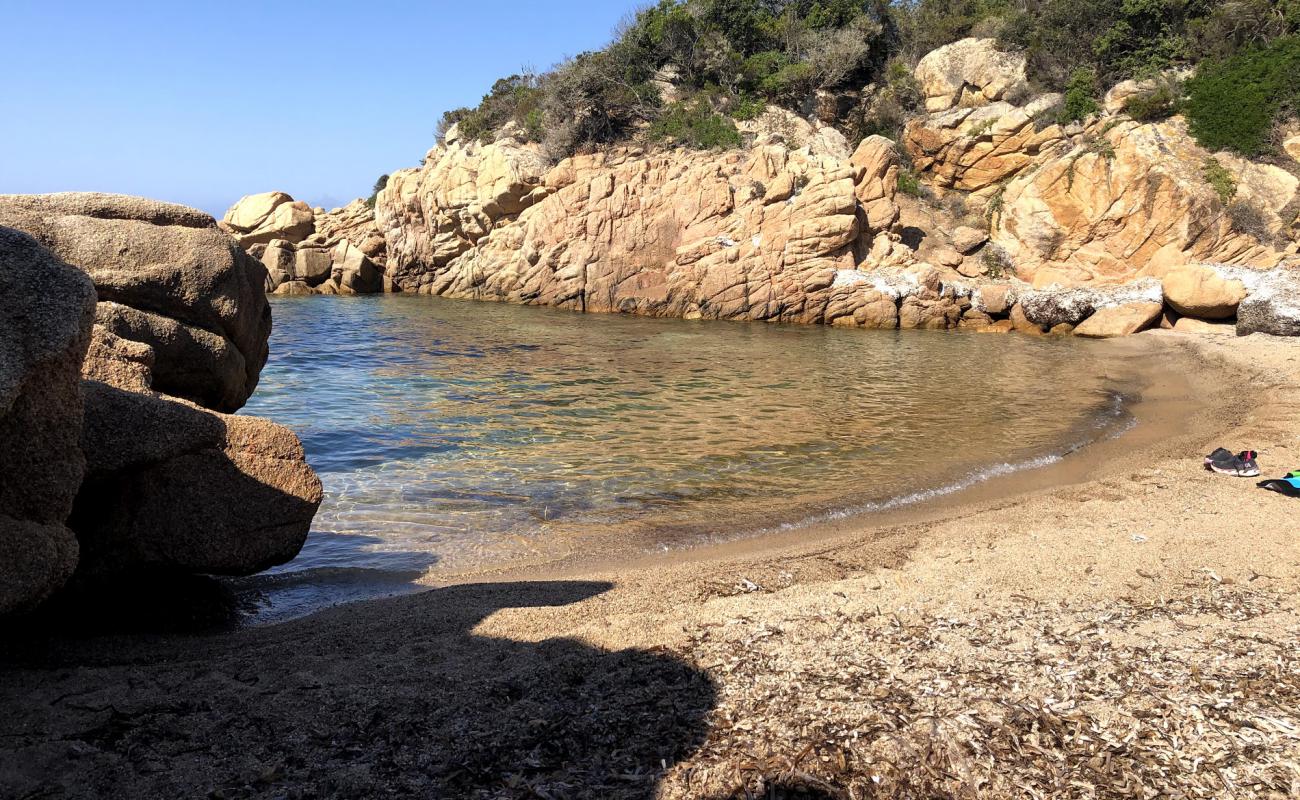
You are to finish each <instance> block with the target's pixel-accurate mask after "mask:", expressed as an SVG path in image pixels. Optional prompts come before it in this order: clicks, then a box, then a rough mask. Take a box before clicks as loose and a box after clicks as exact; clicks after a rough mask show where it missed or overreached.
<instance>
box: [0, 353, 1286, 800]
mask: <svg viewBox="0 0 1300 800" xmlns="http://www.w3.org/2000/svg"><path fill="white" fill-rule="evenodd" d="M1158 339H1166V340H1170V341H1171V342H1172V343H1174V344H1175V345H1176V346H1178V347H1180V348H1185V349H1186V350H1187V351H1188V358H1189V359H1191V363H1192V364H1194V365H1195V366H1196V367H1197V369H1194V370H1193V373H1194V374H1189V375H1186V376H1185V378H1186V381H1185V383H1179V384H1178V385H1168V384H1162V383H1161V382H1160V381H1153V384H1152V386H1151V387H1150V390H1149V394H1150V397H1149V398H1148V399H1149V401H1150V402H1149V404H1148V410H1147V411H1146V412H1144V413H1148V414H1150V415H1151V418H1149V419H1145V420H1144V419H1142V418H1141V416H1139V424H1138V426H1137V427H1136V428H1135V429H1134V430H1133V431H1131V432H1130V433H1128V434H1125V435H1124V436H1122V437H1120V438H1118V439H1115V440H1113V441H1110V442H1104V443H1101V444H1098V445H1095V446H1094V447H1092V448H1089V449H1088V451H1087V452H1085V453H1081V454H1079V455H1078V457H1073V458H1071V459H1067V460H1066V461H1065V462H1063V463H1062V464H1059V465H1056V466H1055V467H1050V468H1047V469H1044V470H1038V471H1035V472H1034V473H1026V474H1024V475H1022V476H1018V477H1016V478H1014V479H1007V480H1006V481H992V482H989V483H987V484H983V485H981V486H980V487H977V488H975V489H972V490H969V491H966V492H963V493H960V494H957V495H953V496H950V497H947V498H944V499H942V500H940V501H936V502H933V503H929V504H925V505H923V506H919V507H917V508H914V509H909V510H907V511H905V512H901V513H899V514H897V515H891V516H877V517H872V518H866V519H849V520H842V521H839V522H835V523H828V525H827V526H826V529H825V530H816V531H804V532H801V533H800V534H798V535H797V536H795V535H788V536H785V537H772V538H770V539H767V540H764V541H761V542H754V541H747V542H738V543H733V544H731V545H726V546H719V547H714V548H709V549H702V550H699V551H690V552H686V553H677V554H673V555H672V556H671V557H662V558H656V559H642V560H640V561H637V562H632V563H618V564H616V563H612V562H611V563H608V564H604V565H601V564H595V563H585V564H578V563H574V564H559V565H555V564H552V565H549V566H547V567H544V568H537V569H534V570H531V571H527V572H521V573H513V574H501V575H480V576H477V577H476V578H475V579H474V582H468V583H461V584H457V585H451V586H444V587H440V588H435V589H432V590H430V591H428V592H424V593H421V594H416V595H411V596H406V597H400V598H393V599H388V600H380V601H372V602H366V603H358V604H353V605H349V606H343V607H339V608H335V609H331V610H328V611H324V612H321V613H318V614H315V615H313V616H311V617H308V618H304V619H300V620H295V621H292V622H288V623H284V624H281V625H275V626H267V627H262V628H254V629H249V630H241V631H236V632H233V633H220V634H209V635H193V634H168V635H161V634H148V635H142V634H131V635H126V634H116V635H99V636H85V635H80V636H69V635H64V634H61V633H58V632H55V633H54V634H53V635H49V632H48V631H44V632H42V634H43V635H37V634H33V633H32V632H31V631H30V630H28V631H24V632H22V633H21V634H19V633H17V632H15V633H11V634H10V635H8V636H7V637H6V640H5V645H4V646H3V663H2V664H0V706H2V707H3V708H4V709H5V712H6V713H5V715H4V722H3V723H0V796H5V797H21V798H28V797H102V796H117V797H373V796H381V795H383V796H420V797H449V798H450V797H544V798H561V797H627V798H650V797H667V798H679V797H681V798H685V797H690V798H730V797H737V798H739V797H825V798H869V797H891V798H892V797H898V798H903V797H908V798H910V797H962V798H985V797H987V798H1004V797H1106V798H1109V797H1116V798H1118V797H1157V796H1159V797H1269V798H1272V797H1277V798H1282V797H1292V796H1297V795H1300V661H1298V660H1297V653H1300V610H1298V609H1297V604H1296V597H1297V592H1296V590H1297V588H1300V536H1297V533H1298V530H1297V528H1298V526H1297V523H1296V521H1297V519H1300V501H1297V500H1295V499H1290V498H1286V497H1283V496H1281V495H1277V494H1274V493H1271V492H1266V491H1263V490H1261V489H1258V488H1256V486H1255V480H1253V479H1235V478H1228V477H1224V476H1218V475H1214V474H1211V473H1209V472H1206V471H1204V470H1203V469H1202V466H1201V457H1202V456H1203V455H1204V454H1205V453H1207V452H1209V451H1210V450H1212V449H1213V448H1214V447H1216V446H1220V445H1222V446H1226V447H1229V448H1231V449H1234V450H1238V449H1244V448H1246V447H1250V448H1253V449H1256V450H1258V451H1259V452H1260V462H1261V466H1262V468H1263V469H1264V472H1265V475H1264V477H1270V476H1272V477H1276V476H1280V475H1282V474H1284V473H1286V472H1287V471H1289V470H1292V469H1296V468H1298V467H1300V342H1297V341H1295V340H1284V339H1276V338H1271V337H1265V336H1260V335H1256V336H1250V337H1246V338H1241V339H1237V338H1232V337H1216V336H1204V337H1193V336H1186V335H1183V334H1175V333H1170V332H1152V333H1147V334H1142V335H1140V336H1138V337H1136V338H1135V339H1133V340H1131V341H1129V342H1127V343H1125V344H1124V345H1123V346H1127V347H1141V346H1143V344H1142V343H1143V342H1144V341H1147V340H1158ZM155 601H156V602H157V603H158V604H166V603H168V598H167V597H166V596H157V597H156V598H155Z"/></svg>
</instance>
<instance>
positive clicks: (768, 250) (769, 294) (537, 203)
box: [376, 137, 910, 324]
mask: <svg viewBox="0 0 1300 800" xmlns="http://www.w3.org/2000/svg"><path fill="white" fill-rule="evenodd" d="M492 148H495V149H492ZM521 152H523V153H527V152H528V151H527V150H526V149H521V148H520V147H516V146H514V145H502V144H501V143H498V144H496V145H488V146H483V145H478V144H470V145H465V146H461V145H458V144H452V145H448V146H447V148H445V149H442V148H440V149H438V150H435V151H434V152H433V153H431V154H430V157H429V159H428V160H427V161H426V164H425V166H424V167H423V168H421V169H420V170H414V171H411V170H408V171H405V172H398V173H395V174H394V175H393V176H392V177H391V178H390V180H389V183H388V187H387V188H386V189H385V190H384V191H383V192H381V193H380V196H379V202H378V205H377V208H376V212H377V214H376V217H377V220H378V221H379V223H380V226H381V227H382V228H383V229H384V231H385V234H386V238H387V240H388V259H389V262H388V266H389V275H390V276H392V277H393V278H394V279H395V280H396V281H397V282H398V283H399V284H400V286H401V288H402V290H403V291H419V292H422V293H429V294H438V295H446V296H451V297H464V298H478V299H494V300H506V301H510V302H517V303H532V304H541V305H554V306H560V307H565V308H573V309H578V310H584V311H622V312H628V313H637V314H645V315H651V316H681V317H688V318H699V317H707V318H726V319H754V320H783V321H798V322H825V323H834V322H836V320H838V319H844V320H850V319H852V320H856V319H857V318H858V316H862V317H863V319H864V323H863V324H865V320H867V319H868V318H871V319H872V320H875V319H876V316H878V315H874V314H870V313H867V312H864V313H863V314H862V315H859V314H858V313H857V312H858V311H859V309H862V308H866V307H868V306H870V305H872V304H873V303H876V302H878V301H879V300H880V297H879V296H878V293H877V294H872V292H874V291H875V289H874V288H873V287H872V286H870V285H868V281H867V279H866V277H865V275H864V273H862V272H861V270H860V267H862V268H865V267H881V266H889V265H895V266H897V265H902V264H905V263H910V251H908V250H907V249H906V248H905V247H903V246H902V245H901V244H900V243H899V242H898V237H897V236H896V235H895V234H894V233H893V232H892V230H891V228H892V226H893V225H894V223H895V222H896V220H897V218H898V208H897V206H896V204H895V203H894V201H893V196H894V191H895V189H896V184H897V154H896V152H895V151H894V149H893V145H892V144H891V143H890V142H888V140H885V139H882V138H880V137H871V138H869V139H867V140H865V141H864V142H863V143H862V144H861V145H860V146H859V147H858V148H857V150H856V151H855V153H854V154H853V155H852V157H851V158H850V159H849V160H848V161H847V162H845V161H842V160H839V159H834V158H830V157H826V156H814V155H812V154H811V153H809V152H808V151H799V150H796V151H790V150H788V149H787V148H785V147H784V146H779V145H759V146H755V147H754V148H752V149H750V150H748V151H732V152H728V153H725V154H721V155H719V154H709V153H687V152H683V151H678V152H671V153H663V154H647V153H645V152H642V151H639V150H636V149H623V150H616V151H611V152H605V153H597V154H592V155H582V156H577V157H574V158H571V159H567V160H565V161H563V162H561V163H560V164H558V165H557V166H556V167H554V168H553V169H551V170H549V171H547V172H545V173H544V174H542V173H541V172H540V171H539V169H538V167H539V162H538V161H537V160H535V158H534V157H533V156H532V155H523V156H520V157H519V159H518V161H517V163H513V164H504V163H501V161H502V159H505V158H507V157H513V156H511V155H510V154H515V155H518V154H519V153H521ZM471 163H477V164H481V165H482V170H483V171H482V172H480V173H479V174H481V175H485V176H486V182H473V183H470V184H466V183H464V181H462V180H460V179H458V178H452V179H450V180H451V184H452V187H451V188H448V186H447V185H446V181H448V180H449V178H447V177H446V176H448V175H453V176H454V175H461V174H468V173H469V172H470V168H469V167H468V166H466V165H468V164H471ZM896 297H897V295H895V296H894V298H893V299H896ZM841 324H843V323H841Z"/></svg>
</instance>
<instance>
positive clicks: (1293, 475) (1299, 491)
mask: <svg viewBox="0 0 1300 800" xmlns="http://www.w3.org/2000/svg"><path fill="white" fill-rule="evenodd" d="M1255 485H1256V486H1258V487H1259V488H1261V489H1268V490H1269V491H1270V492H1277V493H1278V494H1283V495H1286V496H1287V497H1300V470H1295V471H1293V472H1289V473H1287V476H1286V477H1285V478H1281V479H1277V480H1268V481H1260V482H1259V483H1257V484H1255Z"/></svg>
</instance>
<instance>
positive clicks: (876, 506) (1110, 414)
mask: <svg viewBox="0 0 1300 800" xmlns="http://www.w3.org/2000/svg"><path fill="white" fill-rule="evenodd" d="M1107 396H1108V397H1107V403H1106V407H1105V408H1104V409H1103V410H1102V411H1101V412H1100V413H1099V414H1098V415H1097V416H1095V417H1094V418H1093V422H1092V425H1091V426H1090V428H1091V430H1092V431H1093V432H1094V433H1093V435H1089V436H1084V437H1081V438H1079V439H1077V440H1075V441H1072V442H1070V443H1069V444H1067V445H1066V446H1065V447H1063V448H1061V449H1059V450H1055V451H1052V452H1049V453H1046V454H1044V455H1040V456H1034V457H1033V458H1027V459H1023V460H1020V461H1014V462H1002V463H998V464H992V465H989V466H985V467H981V468H979V469H976V470H973V471H971V472H969V473H967V474H966V475H964V476H962V477H961V478H958V479H957V480H954V481H951V482H949V483H945V484H942V485H940V486H935V487H932V488H929V489H921V490H918V491H914V492H909V493H907V494H902V495H897V496H895V497H890V498H886V499H884V500H872V501H869V502H866V503H856V504H853V505H848V506H843V507H840V508H836V509H832V510H829V511H822V512H818V513H815V514H810V515H807V516H803V517H800V518H799V519H796V520H791V521H788V522H783V523H781V524H779V525H775V526H767V527H762V528H757V529H749V530H747V531H743V532H738V533H736V534H733V535H727V536H715V537H712V541H713V542H715V543H717V542H722V541H735V540H737V539H741V538H750V537H754V536H762V535H764V534H771V533H785V532H789V531H795V530H800V529H802V528H808V527H811V526H813V525H818V524H822V523H826V522H835V521H838V520H843V519H850V518H853V517H860V516H866V515H868V514H877V513H880V512H883V511H894V510H896V509H899V508H906V507H907V506H912V505H916V504H917V503H924V502H926V501H928V500H935V499H937V498H940V497H945V496H947V495H951V494H956V493H957V492H961V491H965V490H966V489H970V488H971V487H973V486H977V485H979V484H981V483H985V482H987V481H991V480H993V479H995V478H1001V477H1005V476H1007V475H1014V474H1016V473H1018V472H1028V471H1030V470H1035V469H1042V468H1043V467H1049V466H1052V465H1053V464H1059V463H1061V462H1062V461H1064V460H1065V459H1066V457H1068V456H1070V455H1071V454H1073V453H1077V452H1078V451H1080V450H1082V449H1083V448H1085V447H1088V446H1089V445H1093V444H1096V443H1098V442H1103V441H1107V440H1111V439H1117V438H1119V437H1120V436H1122V435H1124V434H1125V433H1127V432H1128V431H1130V430H1132V429H1133V428H1134V427H1135V426H1136V425H1137V420H1136V419H1135V418H1134V417H1133V416H1132V414H1130V413H1129V411H1128V406H1129V404H1130V403H1131V402H1132V400H1133V399H1134V398H1132V397H1131V396H1129V395H1126V394H1124V393H1121V392H1115V391H1111V392H1107ZM689 546H690V545H687V546H686V547H689ZM660 549H661V550H664V551H667V550H672V549H682V548H679V547H673V546H670V545H663V546H661V548H660Z"/></svg>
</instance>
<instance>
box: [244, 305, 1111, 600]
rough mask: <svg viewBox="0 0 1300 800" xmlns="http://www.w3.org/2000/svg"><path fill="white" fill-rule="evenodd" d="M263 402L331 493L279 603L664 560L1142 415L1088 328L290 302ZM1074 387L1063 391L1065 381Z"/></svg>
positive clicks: (280, 315)
mask: <svg viewBox="0 0 1300 800" xmlns="http://www.w3.org/2000/svg"><path fill="white" fill-rule="evenodd" d="M273 305H274V319H275V325H274V332H273V334H272V340H271V361H270V363H269V364H268V365H267V367H266V369H265V370H264V371H263V373H262V380H261V384H260V386H259V388H258V391H257V393H256V395H255V396H254V398H253V400H252V401H251V402H250V403H249V405H248V407H247V409H246V411H245V413H248V414H256V415H259V416H265V417H270V418H272V419H274V420H276V421H278V422H280V423H283V424H285V425H288V426H289V427H291V428H293V429H294V430H295V431H297V433H298V434H299V436H301V438H302V441H303V445H304V446H305V447H306V451H307V456H308V460H309V461H310V462H311V464H312V465H313V466H314V467H315V468H316V470H317V471H318V472H319V473H320V476H321V479H322V480H323V481H324V484H325V491H326V496H325V501H324V503H323V505H322V506H321V509H320V513H319V515H318V516H317V518H316V521H315V526H314V529H313V532H312V535H311V537H310V538H309V539H308V542H307V545H306V547H305V548H304V550H303V552H302V554H301V555H300V556H299V557H298V558H297V559H296V560H295V561H293V562H292V563H290V564H288V565H286V566H284V567H281V568H279V569H277V570H275V571H273V572H272V573H271V574H270V575H268V576H261V577H259V578H256V579H254V580H252V581H250V582H248V585H249V586H251V587H253V588H255V589H256V591H258V592H259V593H262V595H263V596H264V598H265V600H266V602H267V604H268V606H269V607H268V609H267V610H266V612H265V615H266V616H268V617H271V618H274V617H278V616H285V615H291V614H295V613H301V612H302V611H305V610H310V609H312V608H316V607H320V606H322V605H328V604H331V603H334V602H339V601H341V600H347V599H354V598H357V597H362V596H370V595H375V594H387V593H393V592H395V591H400V590H401V589H402V588H403V587H405V586H409V585H410V584H411V582H412V581H413V580H414V579H416V578H418V577H420V576H422V575H425V574H427V573H429V572H430V571H432V572H434V573H435V577H436V573H438V572H462V573H463V572H465V571H472V570H475V569H480V568H486V567H493V566H499V565H510V564H516V563H524V562H531V561H539V560H547V559H553V558H558V557H563V556H565V555H568V554H573V553H592V552H597V553H628V552H644V551H647V550H653V549H656V548H663V547H676V546H682V545H689V544H692V543H698V542H700V541H704V540H707V539H711V538H717V537H722V536H733V535H743V534H745V533H747V532H755V531H759V530H763V529H770V528H773V527H778V526H790V525H797V524H799V523H800V521H802V520H808V519H812V518H815V517H817V516H824V515H826V514H828V513H830V514H833V513H836V512H837V511H839V510H843V509H854V510H862V509H870V508H874V507H880V506H884V505H890V504H897V503H899V502H907V501H910V500H913V499H917V498H919V497H923V496H926V495H927V494H929V493H933V492H935V491H945V490H951V489H955V488H959V487H961V486H963V485H967V484H969V483H970V482H972V481H975V480H979V479H981V478H983V477H985V476H988V475H992V474H997V473H1000V472H1006V471H1009V470H1011V469H1016V468H1022V467H1028V466H1033V465H1035V464H1039V463H1042V462H1043V460H1044V458H1047V459H1050V458H1052V457H1054V456H1055V455H1058V454H1060V453H1062V452H1065V451H1067V450H1069V449H1072V448H1074V447H1077V446H1078V445H1080V444H1082V443H1085V442H1087V441H1088V440H1090V439H1093V438H1096V437H1097V436H1099V435H1104V432H1105V431H1106V430H1108V429H1111V428H1113V426H1114V425H1116V424H1118V420H1119V416H1120V414H1121V412H1120V411H1119V409H1120V404H1119V403H1118V400H1117V398H1118V394H1117V389H1116V387H1114V386H1112V385H1110V383H1109V382H1108V380H1107V379H1106V377H1105V360H1104V359H1103V358H1102V354H1101V352H1100V350H1099V349H1098V347H1097V346H1096V345H1095V344H1093V343H1089V342H1084V341H1078V340H1069V339H1038V338H1031V337H1025V336H994V335H981V334H967V333H960V332H947V333H942V332H940V333H925V332H911V331H909V332H885V331H857V330H838V329H829V328H824V327H794V326H773V325H765V324H761V323H754V324H749V323H728V322H687V321H682V320H657V319H644V318H636V317H620V316H605V315H580V314H574V313H570V312H565V311H556V310H551V309H540V308H528V307H519V306H510V305H504V304H496V303H468V302H458V301H452V300H445V299H439V298H426V297H402V296H380V297H364V298H333V297H310V298H276V299H274V300H273ZM1065 386H1068V387H1070V390H1069V391H1061V390H1060V388H1061V387H1065Z"/></svg>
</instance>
